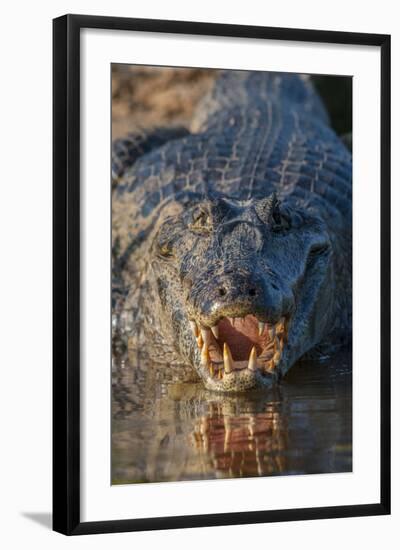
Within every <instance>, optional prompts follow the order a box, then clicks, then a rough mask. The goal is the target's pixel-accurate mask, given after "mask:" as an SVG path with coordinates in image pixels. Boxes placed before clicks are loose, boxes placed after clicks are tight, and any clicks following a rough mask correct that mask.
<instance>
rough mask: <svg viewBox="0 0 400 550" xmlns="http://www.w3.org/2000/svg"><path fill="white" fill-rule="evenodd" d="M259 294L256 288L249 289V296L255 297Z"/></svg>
mask: <svg viewBox="0 0 400 550" xmlns="http://www.w3.org/2000/svg"><path fill="white" fill-rule="evenodd" d="M256 294H257V290H256V289H255V288H250V289H249V296H255V295H256Z"/></svg>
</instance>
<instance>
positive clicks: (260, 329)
mask: <svg viewBox="0 0 400 550" xmlns="http://www.w3.org/2000/svg"><path fill="white" fill-rule="evenodd" d="M264 328H265V323H262V322H261V321H259V323H258V335H259V336H261V334H262V333H263V332H264Z"/></svg>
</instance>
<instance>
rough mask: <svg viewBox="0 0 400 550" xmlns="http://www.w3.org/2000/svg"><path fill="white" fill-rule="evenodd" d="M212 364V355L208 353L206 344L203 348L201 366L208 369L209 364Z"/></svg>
mask: <svg viewBox="0 0 400 550" xmlns="http://www.w3.org/2000/svg"><path fill="white" fill-rule="evenodd" d="M209 362H210V354H209V351H208V346H207V344H204V345H203V347H202V348H201V364H202V365H204V366H205V367H208V363H209Z"/></svg>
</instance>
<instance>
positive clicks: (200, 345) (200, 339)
mask: <svg viewBox="0 0 400 550" xmlns="http://www.w3.org/2000/svg"><path fill="white" fill-rule="evenodd" d="M197 345H198V346H199V348H200V349H201V348H202V347H203V338H202V336H201V334H199V335H198V337H197Z"/></svg>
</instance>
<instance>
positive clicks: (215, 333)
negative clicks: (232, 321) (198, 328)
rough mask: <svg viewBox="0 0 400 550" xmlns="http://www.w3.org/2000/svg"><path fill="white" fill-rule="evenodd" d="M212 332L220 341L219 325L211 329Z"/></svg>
mask: <svg viewBox="0 0 400 550" xmlns="http://www.w3.org/2000/svg"><path fill="white" fill-rule="evenodd" d="M211 332H212V333H213V334H214V337H215V338H216V339H217V340H218V336H219V328H218V325H215V326H213V327H211Z"/></svg>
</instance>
